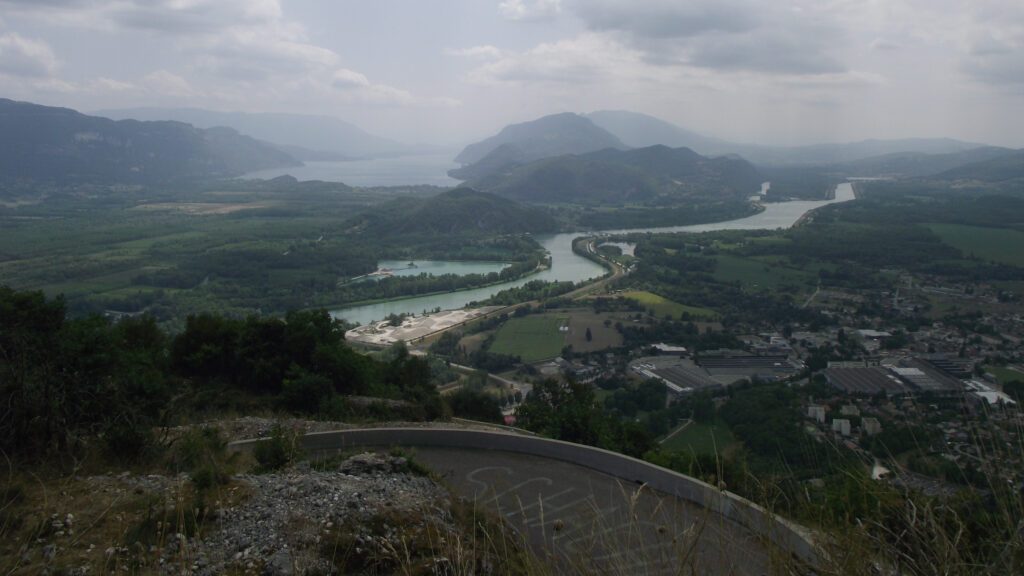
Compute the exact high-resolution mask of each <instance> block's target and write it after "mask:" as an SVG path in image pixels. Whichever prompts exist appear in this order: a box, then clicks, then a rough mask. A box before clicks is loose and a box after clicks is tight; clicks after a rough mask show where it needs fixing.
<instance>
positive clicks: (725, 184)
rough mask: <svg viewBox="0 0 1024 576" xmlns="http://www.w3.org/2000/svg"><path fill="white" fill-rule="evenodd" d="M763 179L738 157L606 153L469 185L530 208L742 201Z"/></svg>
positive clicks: (654, 150) (655, 150)
mask: <svg viewBox="0 0 1024 576" xmlns="http://www.w3.org/2000/svg"><path fill="white" fill-rule="evenodd" d="M761 181H762V178H761V175H760V174H759V173H758V171H757V169H756V168H754V167H753V166H752V165H751V164H750V163H749V162H747V161H745V160H743V159H741V158H737V157H720V158H706V157H704V156H701V155H699V154H697V153H695V152H694V151H692V150H690V149H688V148H668V147H665V146H651V147H648V148H641V149H637V150H626V151H623V150H614V149H605V150H601V151H598V152H594V153H590V154H585V155H582V156H560V157H557V158H547V159H544V160H539V161H536V162H533V163H530V164H527V165H525V166H519V167H516V168H513V169H510V170H507V171H504V172H500V173H496V174H492V175H490V176H488V177H485V178H482V179H480V180H478V181H475V182H473V183H472V184H473V185H474V186H477V187H479V188H480V189H482V190H487V191H490V192H494V193H495V194H498V195H500V196H504V197H506V198H511V199H514V200H522V201H528V202H569V203H586V204H613V205H620V204H623V203H633V202H641V203H651V202H672V201H678V200H682V199H698V200H714V201H731V200H745V199H746V198H747V197H749V196H750V195H752V194H753V193H755V192H756V191H757V190H758V189H759V188H760V184H761Z"/></svg>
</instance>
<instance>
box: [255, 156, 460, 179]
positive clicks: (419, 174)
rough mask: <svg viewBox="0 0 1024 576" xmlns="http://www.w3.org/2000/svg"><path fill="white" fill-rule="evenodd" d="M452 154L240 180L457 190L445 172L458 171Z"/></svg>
mask: <svg viewBox="0 0 1024 576" xmlns="http://www.w3.org/2000/svg"><path fill="white" fill-rule="evenodd" d="M455 154H456V152H444V153H440V152H438V153H433V154H416V155H411V156H396V157H393V158H373V159H369V160H346V161H344V162H304V164H305V165H304V166H293V167H291V168H273V169H270V170H258V171H256V172H250V173H248V174H245V175H244V176H242V178H249V179H256V180H270V179H272V178H277V177H278V176H284V175H285V174H289V175H291V176H293V177H295V179H296V180H300V181H306V180H322V181H324V182H343V183H345V184H348V185H349V186H364V187H375V186H407V185H413V184H430V185H433V186H458V185H459V184H460V182H461V181H460V180H456V179H454V178H449V177H448V170H450V169H452V168H458V167H459V164H456V163H455V162H454V161H452V158H454V157H455Z"/></svg>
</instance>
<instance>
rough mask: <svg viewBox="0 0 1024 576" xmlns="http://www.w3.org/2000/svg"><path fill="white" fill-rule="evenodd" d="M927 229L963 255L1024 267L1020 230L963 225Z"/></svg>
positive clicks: (1023, 242) (1023, 244) (944, 225)
mask: <svg viewBox="0 0 1024 576" xmlns="http://www.w3.org/2000/svg"><path fill="white" fill-rule="evenodd" d="M928 228H930V229H931V231H932V232H934V233H936V234H937V235H938V236H939V237H940V238H942V241H943V242H945V243H946V244H949V245H950V246H953V247H954V248H957V249H958V250H960V251H961V252H963V253H964V256H967V257H970V256H976V257H978V258H981V259H982V260H993V261H995V262H1001V263H1003V264H1010V265H1012V266H1024V233H1021V232H1018V231H1017V230H1010V229H1008V228H984V227H981V226H965V225H962V224H928Z"/></svg>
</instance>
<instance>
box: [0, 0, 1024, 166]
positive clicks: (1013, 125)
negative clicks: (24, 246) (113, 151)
mask: <svg viewBox="0 0 1024 576" xmlns="http://www.w3.org/2000/svg"><path fill="white" fill-rule="evenodd" d="M0 97H7V98H13V99H17V100H28V101H32V102H37V103H41V104H48V105H59V106H67V107H71V108H75V109H79V110H82V111H89V110H97V109H102V108H124V107H136V106H161V107H200V108H208V109H214V110H224V111H245V112H299V113H317V114H328V115H331V116H336V117H339V118H341V119H344V120H347V121H350V122H353V123H355V124H357V125H359V126H361V127H363V128H364V129H366V130H368V131H371V132H374V133H377V134H380V135H384V136H388V137H392V138H397V139H400V140H404V141H407V142H414V141H421V142H431V143H447V144H461V143H466V142H467V141H471V140H475V139H479V138H481V137H484V136H488V135H490V134H492V133H494V132H496V131H497V130H498V129H500V128H501V127H502V126H504V125H505V124H508V123H512V122H522V121H526V120H532V119H535V118H537V117H540V116H542V115H545V114H551V113H556V112H564V111H571V112H591V111H595V110H602V109H612V110H632V111H637V112H644V113H647V114H651V115H654V116H657V117H660V118H662V119H665V120H668V121H670V122H673V123H675V124H677V125H679V126H682V127H684V128H688V129H691V130H695V131H698V132H701V133H704V134H707V135H711V136H718V137H722V138H728V139H731V140H736V141H742V142H757V143H765V144H785V145H790V144H804V143H815V142H826V141H828V142H836V141H853V140H860V139H864V138H898V137H912V136H922V137H934V136H948V137H953V138H959V139H964V140H970V141H980V142H986V143H992V144H1000V145H1007V146H1013V147H1024V2H1022V1H1021V0H777V1H767V0H692V1H682V0H504V1H501V0H436V1H431V0H0Z"/></svg>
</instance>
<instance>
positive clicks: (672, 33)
mask: <svg viewBox="0 0 1024 576" xmlns="http://www.w3.org/2000/svg"><path fill="white" fill-rule="evenodd" d="M573 8H574V10H575V12H576V14H577V15H579V16H580V17H581V18H582V19H583V21H584V22H585V23H586V24H587V26H588V27H589V28H591V29H593V30H597V31H602V32H612V33H617V34H619V35H620V36H621V37H622V38H624V39H625V40H626V42H628V43H629V44H630V45H632V46H633V47H635V48H636V49H638V50H640V51H641V52H643V54H644V60H645V61H646V62H648V63H650V64H653V65H689V66H696V67H700V68H709V69H721V70H734V71H735V70H743V71H756V72H761V73H766V74H798V75H800V74H827V73H836V72H844V71H846V70H847V66H846V65H845V64H844V63H843V62H842V61H841V60H840V59H839V58H838V57H836V56H835V55H833V53H832V50H831V49H830V46H831V45H832V44H834V43H835V42H836V41H837V39H838V38H839V37H840V36H841V34H842V32H841V30H839V29H838V28H836V27H835V26H832V25H830V24H828V23H826V22H822V21H819V20H817V19H816V18H815V15H814V13H813V10H806V11H799V10H790V9H788V7H785V6H767V7H766V6H765V5H764V4H756V3H751V2H748V1H746V0H723V1H713V0H698V1H697V2H687V3H680V2H677V1H671V0H642V1H640V2H627V1H624V0H596V1H591V0H587V1H584V0H579V1H577V2H576V3H575V4H573Z"/></svg>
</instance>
